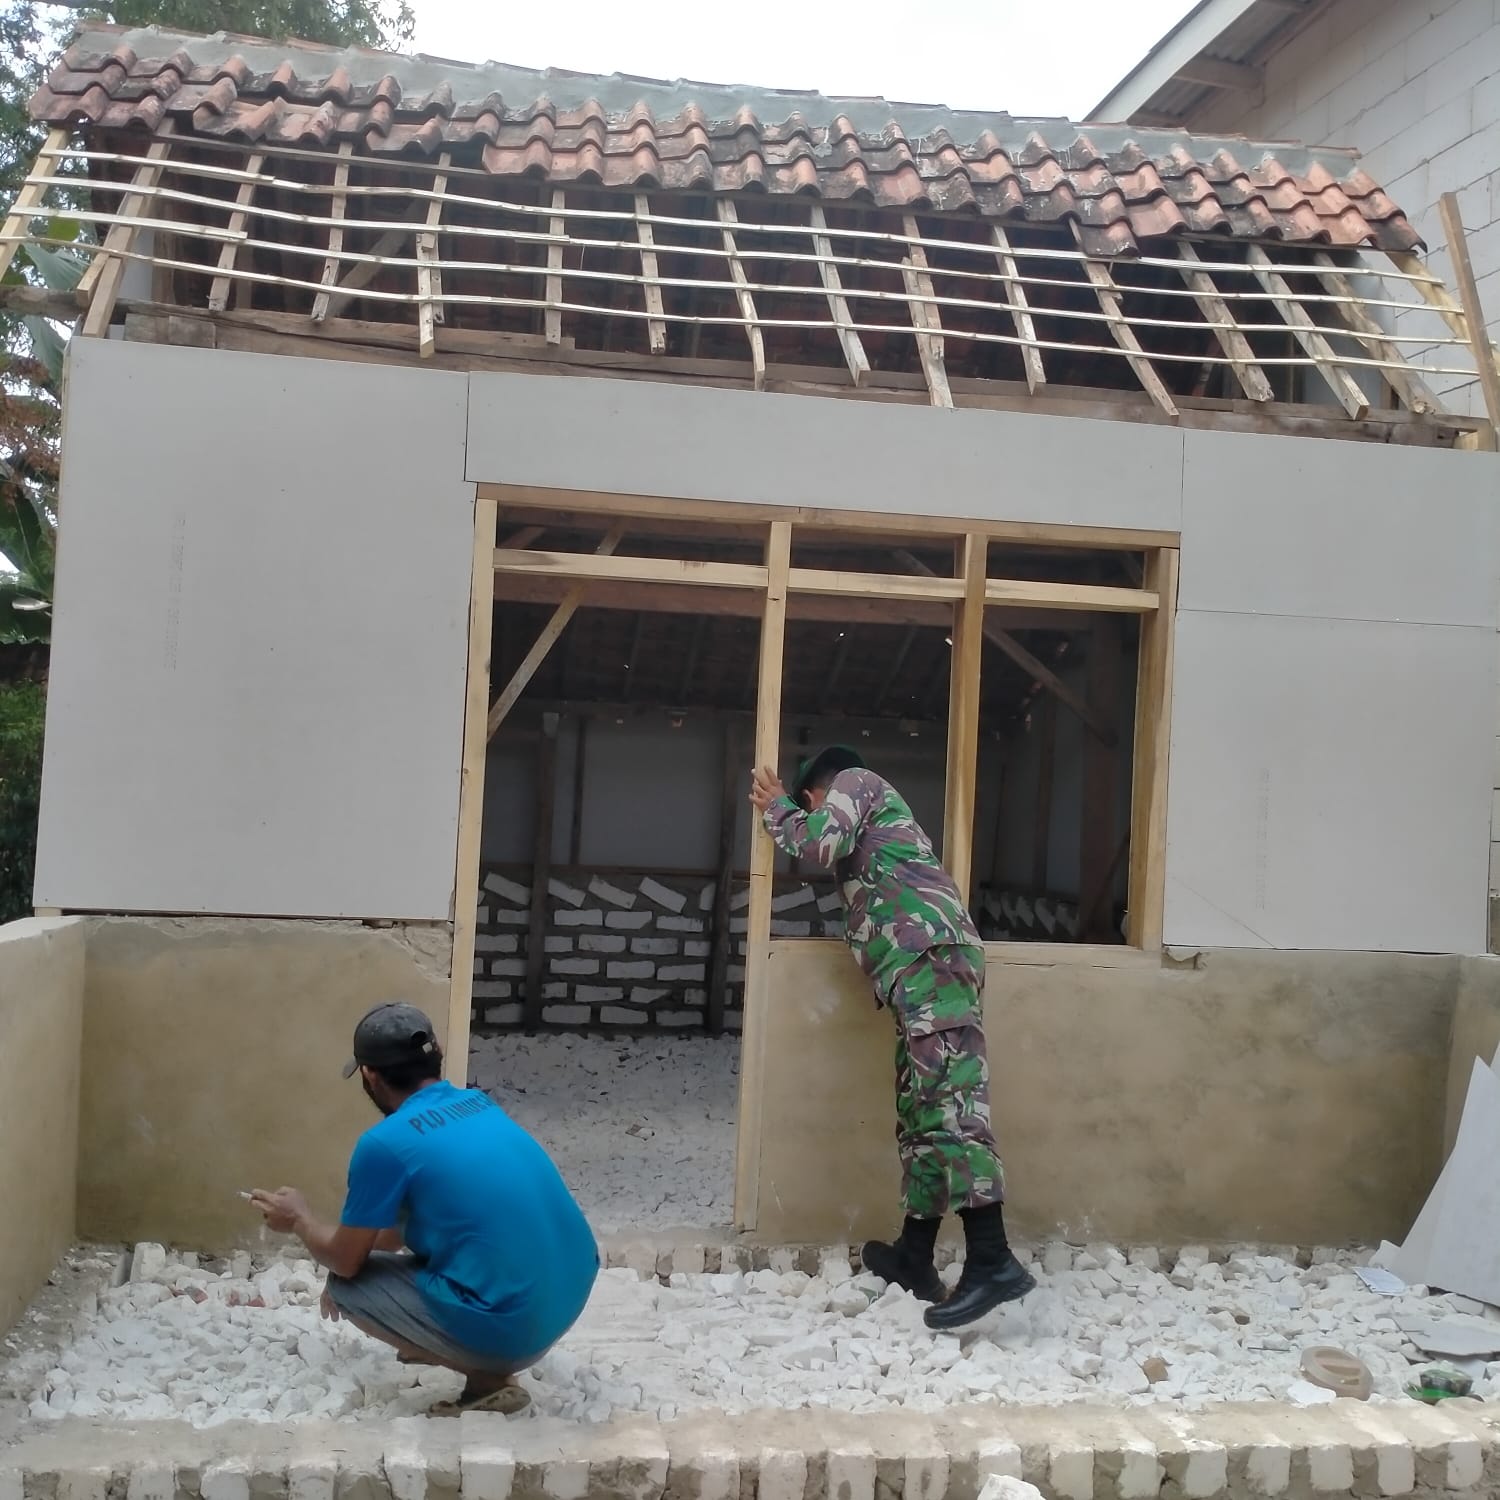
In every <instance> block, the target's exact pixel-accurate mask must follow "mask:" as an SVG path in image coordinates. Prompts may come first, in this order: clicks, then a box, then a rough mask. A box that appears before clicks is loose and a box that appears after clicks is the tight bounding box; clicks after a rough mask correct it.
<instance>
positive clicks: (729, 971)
mask: <svg viewBox="0 0 1500 1500" xmlns="http://www.w3.org/2000/svg"><path fill="white" fill-rule="evenodd" d="M724 982H725V983H726V984H743V983H744V982H745V966H744V964H730V965H728V967H727V968H725V970H724Z"/></svg>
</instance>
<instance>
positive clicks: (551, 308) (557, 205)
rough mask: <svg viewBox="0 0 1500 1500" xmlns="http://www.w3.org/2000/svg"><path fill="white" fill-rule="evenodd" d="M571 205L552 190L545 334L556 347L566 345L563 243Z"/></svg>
mask: <svg viewBox="0 0 1500 1500" xmlns="http://www.w3.org/2000/svg"><path fill="white" fill-rule="evenodd" d="M567 201H568V195H567V193H566V192H565V191H564V190H563V189H562V188H554V189H553V190H552V217H551V218H550V219H549V220H548V221H547V233H548V234H550V235H551V236H552V238H551V241H550V243H549V244H548V246H547V293H546V296H547V306H546V309H545V311H544V312H543V314H542V332H543V334H544V336H545V337H546V340H547V342H548V343H549V344H552V345H553V346H556V345H558V344H560V343H562V300H563V278H562V269H563V241H564V240H565V239H566V238H567V234H568V221H567V219H566V218H564V217H563V210H564V208H566V206H567Z"/></svg>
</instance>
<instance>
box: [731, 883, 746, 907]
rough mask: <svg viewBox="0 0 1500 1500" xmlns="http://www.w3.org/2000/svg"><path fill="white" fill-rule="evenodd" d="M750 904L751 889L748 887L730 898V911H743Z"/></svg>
mask: <svg viewBox="0 0 1500 1500" xmlns="http://www.w3.org/2000/svg"><path fill="white" fill-rule="evenodd" d="M749 904H750V888H749V886H746V887H745V888H744V889H743V890H738V891H736V892H735V893H734V894H733V895H732V896H730V898H729V909H730V911H743V910H744V909H745V908H746V907H747V906H749Z"/></svg>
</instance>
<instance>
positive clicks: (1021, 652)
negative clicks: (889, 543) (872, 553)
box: [891, 548, 1116, 745]
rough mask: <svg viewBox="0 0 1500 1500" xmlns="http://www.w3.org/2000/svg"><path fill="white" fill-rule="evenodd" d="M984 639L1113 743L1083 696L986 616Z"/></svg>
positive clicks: (904, 556) (918, 563)
mask: <svg viewBox="0 0 1500 1500" xmlns="http://www.w3.org/2000/svg"><path fill="white" fill-rule="evenodd" d="M891 555H892V557H894V558H895V560H896V561H897V562H898V563H900V564H901V566H902V567H903V568H909V569H910V570H911V571H912V572H913V573H925V574H927V575H929V576H931V574H932V569H931V568H929V567H928V566H927V564H926V563H924V562H923V561H922V559H921V558H919V557H917V556H915V555H914V554H913V553H911V552H907V551H906V550H905V549H904V548H898V549H897V550H896V551H895V552H893V553H892V554H891ZM984 638H985V640H987V641H988V642H989V643H990V644H991V645H992V646H994V647H995V648H996V649H997V650H1000V651H1003V652H1004V653H1005V655H1007V656H1008V657H1009V658H1010V659H1011V660H1012V661H1013V662H1015V664H1016V665H1017V666H1018V667H1020V668H1021V670H1022V671H1023V672H1026V673H1028V674H1029V675H1030V676H1031V677H1033V678H1034V679H1035V680H1036V681H1037V682H1039V683H1041V684H1042V686H1043V687H1044V688H1046V689H1047V691H1048V692H1050V693H1052V694H1053V695H1055V696H1056V697H1057V698H1059V699H1060V700H1061V701H1062V702H1063V703H1066V704H1067V705H1068V707H1069V708H1071V709H1072V710H1073V712H1074V713H1075V714H1077V715H1078V717H1079V718H1080V719H1081V720H1082V721H1083V723H1084V726H1085V728H1087V729H1088V731H1089V732H1090V733H1091V734H1094V735H1097V736H1098V737H1099V738H1100V739H1101V740H1103V741H1104V742H1105V744H1107V745H1113V744H1114V743H1115V739H1116V736H1115V732H1114V730H1113V729H1112V728H1111V727H1110V726H1109V725H1108V724H1105V723H1102V722H1100V720H1099V719H1098V718H1097V717H1096V716H1095V714H1094V711H1093V710H1092V709H1091V708H1090V707H1089V705H1088V704H1087V703H1086V702H1085V701H1084V699H1083V698H1082V697H1081V696H1080V695H1079V694H1078V693H1075V692H1074V691H1073V689H1072V688H1070V687H1069V686H1068V685H1067V683H1065V682H1064V681H1063V680H1062V678H1061V677H1059V676H1058V675H1057V673H1056V672H1054V671H1053V670H1052V668H1051V667H1049V666H1048V665H1047V664H1046V663H1045V662H1044V661H1042V659H1041V658H1040V657H1038V656H1035V655H1033V654H1032V653H1031V652H1030V651H1028V650H1027V649H1026V647H1025V646H1023V645H1022V644H1021V643H1020V641H1018V640H1017V639H1016V638H1015V636H1013V635H1012V634H1011V633H1010V632H1009V631H1008V630H1002V629H1001V628H1000V626H998V625H997V624H995V622H994V621H993V620H991V619H989V618H988V616H986V618H985V622H984Z"/></svg>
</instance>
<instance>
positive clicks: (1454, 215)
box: [1438, 193, 1500, 430]
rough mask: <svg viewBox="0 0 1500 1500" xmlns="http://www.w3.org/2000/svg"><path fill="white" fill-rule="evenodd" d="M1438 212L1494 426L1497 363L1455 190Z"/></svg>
mask: <svg viewBox="0 0 1500 1500" xmlns="http://www.w3.org/2000/svg"><path fill="white" fill-rule="evenodd" d="M1438 212H1439V213H1440V214H1441V215H1442V220H1443V230H1444V232H1445V233H1446V234H1447V237H1448V258H1449V259H1450V260H1451V261H1452V262H1453V278H1454V280H1455V281H1456V282H1457V283H1458V297H1459V301H1460V302H1461V303H1462V304H1463V310H1464V322H1465V324H1466V325H1467V326H1468V330H1469V347H1470V348H1471V349H1472V350H1473V351H1474V364H1475V366H1476V368H1477V369H1478V371H1479V384H1480V388H1481V389H1482V390H1483V392H1484V409H1485V413H1486V415H1487V416H1488V417H1489V419H1490V427H1491V429H1492V430H1493V429H1496V428H1500V365H1497V364H1496V362H1495V347H1494V345H1493V344H1492V343H1491V342H1490V333H1489V325H1488V324H1487V323H1486V322H1485V321H1484V308H1483V306H1482V305H1481V304H1480V301H1479V283H1478V282H1477V281H1476V280H1475V279H1474V263H1473V261H1472V260H1471V259H1470V258H1469V237H1468V235H1467V234H1465V232H1464V220H1463V214H1462V213H1461V212H1460V211H1459V207H1458V194H1457V193H1444V194H1443V196H1442V197H1441V198H1439V199H1438Z"/></svg>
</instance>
